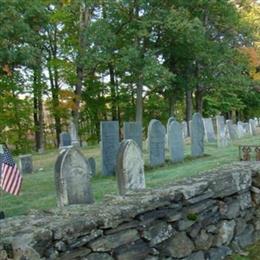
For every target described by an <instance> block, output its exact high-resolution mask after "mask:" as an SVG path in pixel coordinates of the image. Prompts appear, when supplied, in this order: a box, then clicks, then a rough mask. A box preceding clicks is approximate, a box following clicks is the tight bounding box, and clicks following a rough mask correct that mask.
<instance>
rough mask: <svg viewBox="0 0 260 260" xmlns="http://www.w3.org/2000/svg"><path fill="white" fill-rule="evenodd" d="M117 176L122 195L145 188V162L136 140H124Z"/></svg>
mask: <svg viewBox="0 0 260 260" xmlns="http://www.w3.org/2000/svg"><path fill="white" fill-rule="evenodd" d="M116 176H117V183H118V190H119V194H120V195H124V194H125V193H126V192H127V191H128V190H138V189H144V188H145V177H144V161H143V158H142V153H141V150H140V148H139V146H138V144H137V143H136V142H135V141H134V140H130V139H128V140H124V141H123V142H122V143H121V145H120V149H119V152H118V155H117V168H116Z"/></svg>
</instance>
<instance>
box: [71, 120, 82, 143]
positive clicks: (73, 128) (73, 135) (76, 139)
mask: <svg viewBox="0 0 260 260" xmlns="http://www.w3.org/2000/svg"><path fill="white" fill-rule="evenodd" d="M70 138H71V145H73V146H76V147H79V146H80V144H79V137H78V132H77V128H76V126H75V124H74V122H73V121H72V120H71V121H70Z"/></svg>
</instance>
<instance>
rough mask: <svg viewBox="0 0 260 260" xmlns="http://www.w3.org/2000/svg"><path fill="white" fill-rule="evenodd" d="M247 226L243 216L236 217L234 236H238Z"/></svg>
mask: <svg viewBox="0 0 260 260" xmlns="http://www.w3.org/2000/svg"><path fill="white" fill-rule="evenodd" d="M246 227H247V223H246V220H245V219H244V218H237V219H236V228H235V237H237V236H240V235H241V234H242V233H243V232H244V230H245V229H246Z"/></svg>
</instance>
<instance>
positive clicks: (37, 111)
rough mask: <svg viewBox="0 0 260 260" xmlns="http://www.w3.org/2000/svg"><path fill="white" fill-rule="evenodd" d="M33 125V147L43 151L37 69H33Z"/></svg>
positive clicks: (42, 124)
mask: <svg viewBox="0 0 260 260" xmlns="http://www.w3.org/2000/svg"><path fill="white" fill-rule="evenodd" d="M33 89H34V96H33V104H34V112H33V118H34V126H35V146H36V147H35V148H36V151H37V152H39V151H43V149H44V118H43V104H42V86H41V73H40V72H39V70H38V69H36V70H34V83H33Z"/></svg>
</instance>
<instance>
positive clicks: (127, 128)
mask: <svg viewBox="0 0 260 260" xmlns="http://www.w3.org/2000/svg"><path fill="white" fill-rule="evenodd" d="M124 139H126V140H127V139H132V140H134V141H135V142H136V143H137V144H138V145H139V147H140V149H141V150H142V146H143V137H142V125H141V123H139V122H125V123H124Z"/></svg>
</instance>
